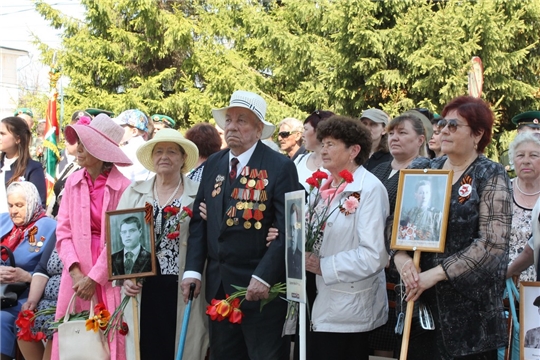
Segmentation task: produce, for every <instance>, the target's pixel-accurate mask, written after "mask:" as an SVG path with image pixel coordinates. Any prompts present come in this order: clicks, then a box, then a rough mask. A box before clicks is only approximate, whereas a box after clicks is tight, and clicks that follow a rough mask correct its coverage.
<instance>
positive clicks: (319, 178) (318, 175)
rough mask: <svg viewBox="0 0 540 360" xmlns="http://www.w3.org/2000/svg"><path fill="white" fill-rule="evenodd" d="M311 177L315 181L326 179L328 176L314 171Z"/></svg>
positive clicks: (322, 172)
mask: <svg viewBox="0 0 540 360" xmlns="http://www.w3.org/2000/svg"><path fill="white" fill-rule="evenodd" d="M311 176H313V177H314V178H315V179H317V180H323V179H328V174H327V173H325V172H324V171H320V170H317V171H315V172H314V173H313V174H312V175H311Z"/></svg>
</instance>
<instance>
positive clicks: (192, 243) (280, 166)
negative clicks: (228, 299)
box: [182, 91, 301, 360]
mask: <svg viewBox="0 0 540 360" xmlns="http://www.w3.org/2000/svg"><path fill="white" fill-rule="evenodd" d="M212 113H213V116H214V119H215V121H216V123H217V124H218V125H219V126H220V127H221V128H223V129H224V131H225V139H226V141H227V145H228V149H225V150H222V151H220V152H218V153H216V154H214V155H212V156H210V157H209V158H208V161H207V164H206V166H205V170H204V172H203V175H202V180H201V183H200V187H199V192H198V193H197V198H196V200H195V205H194V216H193V219H192V221H191V224H190V236H189V241H188V252H187V258H186V267H185V270H186V271H185V273H184V279H183V281H182V288H183V291H184V299H185V300H186V301H187V297H188V294H189V287H190V284H191V283H195V284H196V290H195V296H197V295H199V292H200V289H201V278H202V273H203V270H204V269H205V265H206V277H205V280H204V281H205V289H206V301H207V302H208V303H210V302H211V300H212V299H225V296H226V294H232V293H233V292H234V291H235V289H234V288H233V285H236V286H244V287H247V294H246V297H245V299H246V301H244V302H243V303H242V306H241V310H242V312H243V314H244V317H243V319H242V323H241V324H233V323H230V322H228V321H221V322H218V321H210V322H209V323H210V324H209V326H210V353H211V354H212V358H213V359H216V360H219V359H254V360H260V359H288V358H289V339H288V337H282V336H281V333H282V329H283V325H284V322H285V315H286V310H287V302H285V301H283V300H282V299H280V298H279V297H277V298H275V299H274V300H272V301H270V302H269V303H267V304H266V305H265V306H264V308H263V309H262V311H261V310H260V300H262V299H267V298H268V296H269V290H270V287H271V286H273V285H275V284H277V283H279V282H284V281H285V256H284V254H285V246H286V244H285V237H284V236H283V234H285V213H286V210H285V193H287V192H290V191H295V190H298V189H301V187H300V184H299V183H298V176H297V173H296V169H295V167H294V163H293V162H292V161H291V160H289V159H287V158H286V157H284V156H283V155H281V154H278V153H277V152H275V151H273V150H272V149H270V148H269V147H268V146H266V145H264V144H263V143H262V142H261V141H260V139H264V138H267V137H269V136H271V135H272V134H273V132H274V129H275V126H274V125H272V124H271V123H270V122H268V121H266V120H265V115H266V102H265V100H264V99H263V98H262V97H261V96H259V95H257V94H255V93H252V92H248V91H235V92H234V93H233V94H232V96H231V99H230V102H229V106H227V107H225V108H221V109H214V110H212ZM255 188H256V189H257V190H259V191H257V192H255V191H252V189H255ZM255 194H258V195H257V196H256V195H255ZM244 196H245V198H244ZM203 201H204V202H206V206H207V209H208V214H207V220H203V219H202V218H201V216H200V210H199V204H200V203H201V202H203ZM244 201H246V202H247V203H249V202H251V203H252V204H253V210H257V211H253V212H252V211H247V210H248V209H245V210H246V211H243V210H242V209H243V208H244V207H243V203H244ZM249 210H251V209H249ZM250 215H251V216H250ZM272 225H273V226H275V227H276V228H278V230H279V234H280V235H278V237H277V238H276V239H275V240H274V241H272V243H271V244H270V245H269V246H268V247H267V246H266V236H267V234H268V229H269V228H270V226H272Z"/></svg>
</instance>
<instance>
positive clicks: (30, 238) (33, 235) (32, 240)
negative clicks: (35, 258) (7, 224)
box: [28, 226, 45, 252]
mask: <svg viewBox="0 0 540 360" xmlns="http://www.w3.org/2000/svg"><path fill="white" fill-rule="evenodd" d="M37 232H38V228H37V226H33V227H32V228H31V229H30V230H28V243H29V244H30V248H29V249H28V251H30V252H39V248H40V247H41V246H43V243H42V244H41V246H39V247H38V246H36V234H37ZM42 238H43V239H45V238H44V237H43V236H42Z"/></svg>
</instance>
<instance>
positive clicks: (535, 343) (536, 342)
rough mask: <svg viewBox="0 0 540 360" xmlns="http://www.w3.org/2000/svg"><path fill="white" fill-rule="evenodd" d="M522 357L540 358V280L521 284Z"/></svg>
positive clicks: (520, 334) (520, 339)
mask: <svg viewBox="0 0 540 360" xmlns="http://www.w3.org/2000/svg"><path fill="white" fill-rule="evenodd" d="M519 344H520V358H521V359H522V360H523V359H526V360H527V359H540V282H527V281H524V282H521V283H520V285H519Z"/></svg>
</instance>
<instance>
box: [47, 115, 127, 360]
mask: <svg viewBox="0 0 540 360" xmlns="http://www.w3.org/2000/svg"><path fill="white" fill-rule="evenodd" d="M65 135H66V139H67V141H68V142H69V143H70V144H74V143H77V162H78V164H79V165H80V166H81V167H82V169H81V170H79V171H76V172H74V173H73V174H71V175H70V176H69V177H68V179H67V181H66V185H65V188H64V196H63V199H62V203H61V205H60V209H59V212H58V217H57V219H58V228H57V231H56V235H57V242H56V249H57V251H58V255H59V256H60V259H61V260H62V262H63V263H64V270H63V272H62V280H61V283H60V290H59V294H58V303H57V308H56V319H59V318H61V317H62V316H64V315H65V313H66V310H67V306H68V303H69V301H70V299H71V297H72V295H73V294H76V295H77V299H76V301H75V312H80V311H83V310H88V309H89V307H90V302H89V300H90V299H91V298H92V297H94V296H95V297H96V298H97V302H98V303H103V304H104V305H105V307H106V308H107V309H108V310H109V311H114V309H116V307H118V305H120V289H119V288H118V287H113V285H112V283H111V282H109V281H108V280H109V270H108V264H107V248H106V246H105V234H106V230H105V226H106V224H105V212H106V211H109V210H115V209H116V206H117V204H118V202H119V201H120V196H121V195H122V193H123V192H124V190H125V189H126V188H127V187H128V186H129V180H128V179H127V178H126V177H125V176H124V175H122V174H121V173H120V171H119V170H118V169H117V166H129V165H131V161H130V160H129V159H128V158H127V156H126V155H125V154H124V153H123V152H122V150H121V149H120V148H119V147H118V143H119V142H120V141H121V140H122V136H123V135H124V130H123V129H122V127H120V126H119V125H117V124H115V123H114V121H113V120H112V119H111V118H110V117H109V116H107V115H105V114H100V115H98V116H96V117H95V118H94V119H93V120H92V122H91V123H90V124H89V125H81V124H75V125H69V126H67V127H66V131H65ZM109 347H110V353H111V358H112V359H117V360H122V359H125V351H124V337H123V336H119V335H118V334H116V336H114V339H113V340H112V342H110V343H109ZM58 358H59V353H58V334H54V336H53V349H52V359H55V360H56V359H58Z"/></svg>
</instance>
